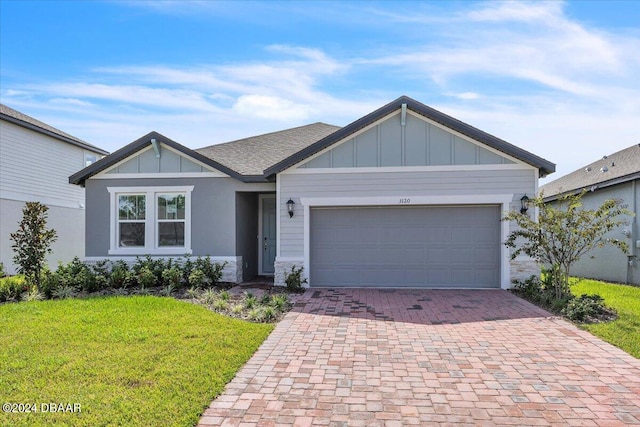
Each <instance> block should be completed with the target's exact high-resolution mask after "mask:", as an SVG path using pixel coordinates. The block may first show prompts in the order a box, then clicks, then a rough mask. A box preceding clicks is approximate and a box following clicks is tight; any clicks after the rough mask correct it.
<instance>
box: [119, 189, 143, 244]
mask: <svg viewBox="0 0 640 427" xmlns="http://www.w3.org/2000/svg"><path fill="white" fill-rule="evenodd" d="M145 205H146V196H145V195H144V194H131V195H120V194H119V195H118V246H119V247H121V248H122V247H134V248H144V235H145V222H146V221H145Z"/></svg>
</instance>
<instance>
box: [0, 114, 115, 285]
mask: <svg viewBox="0 0 640 427" xmlns="http://www.w3.org/2000/svg"><path fill="white" fill-rule="evenodd" d="M107 154H109V153H107V152H106V151H105V150H103V149H101V148H98V147H96V146H94V145H92V144H89V143H88V142H86V141H83V140H81V139H79V138H76V137H75V136H73V135H69V134H68V133H66V132H63V131H61V130H59V129H56V128H54V127H53V126H50V125H48V124H46V123H43V122H41V121H40V120H37V119H35V118H33V117H31V116H28V115H26V114H24V113H21V112H20V111H17V110H14V109H13V108H11V107H9V106H7V105H4V104H0V262H2V263H3V264H4V266H5V271H6V272H7V273H8V274H15V273H16V272H17V267H18V266H17V265H15V264H14V263H13V257H14V255H15V254H14V252H13V248H12V247H11V245H12V244H13V242H12V241H11V238H10V236H11V233H14V232H15V231H16V230H17V229H18V225H19V223H20V221H21V220H22V210H23V209H24V206H25V202H40V203H43V204H45V205H47V207H48V208H49V211H48V212H47V215H48V218H47V227H48V228H53V229H54V230H56V232H57V234H58V239H57V240H56V241H55V242H54V243H53V244H52V245H51V249H52V250H53V253H51V254H49V255H48V256H47V264H48V266H49V267H50V268H53V269H55V268H56V266H57V265H58V262H69V261H71V260H72V259H73V257H75V256H78V257H82V256H84V240H85V239H84V229H85V227H84V218H85V216H84V188H81V187H78V186H77V185H71V184H69V175H70V174H72V173H74V172H77V171H78V170H79V169H81V168H83V167H85V166H87V165H88V164H91V163H92V162H95V161H97V160H98V159H100V158H101V157H103V156H105V155H107Z"/></svg>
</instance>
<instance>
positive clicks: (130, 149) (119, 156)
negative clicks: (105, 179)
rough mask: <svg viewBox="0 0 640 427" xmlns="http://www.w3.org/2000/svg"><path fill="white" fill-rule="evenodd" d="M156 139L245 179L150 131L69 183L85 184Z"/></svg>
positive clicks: (89, 167) (71, 179)
mask: <svg viewBox="0 0 640 427" xmlns="http://www.w3.org/2000/svg"><path fill="white" fill-rule="evenodd" d="M152 139H153V140H156V141H157V142H159V143H161V144H165V145H167V146H169V147H171V148H173V149H175V150H177V151H179V152H181V153H183V154H185V155H187V156H190V157H192V158H193V159H195V160H198V161H200V162H202V163H204V164H206V165H208V166H211V167H212V168H214V169H217V170H219V171H221V172H224V173H226V174H227V175H229V176H231V177H233V178H236V179H239V180H243V178H245V177H243V176H242V175H240V174H239V173H237V172H236V171H234V170H232V169H229V168H228V167H226V166H224V165H222V164H220V163H218V162H216V161H215V160H212V159H210V158H209V157H205V156H203V155H202V154H200V153H197V152H195V151H193V150H192V149H190V148H187V147H185V146H184V145H182V144H178V143H177V142H175V141H173V140H171V139H169V138H167V137H166V136H164V135H162V134H160V133H158V132H155V131H154V132H149V133H148V134H146V135H145V136H143V137H142V138H139V139H137V140H135V141H133V142H132V143H130V144H128V145H125V146H124V147H122V148H121V149H119V150H118V151H114V152H113V153H111V154H109V155H108V156H107V157H103V158H102V159H100V160H98V161H97V162H95V163H93V164H91V165H89V166H87V167H86V168H84V169H82V170H81V171H79V172H76V173H75V174H73V175H71V176H70V177H69V183H70V184H77V185H84V182H85V181H86V180H87V179H89V178H91V177H92V176H94V175H96V174H98V173H100V172H102V171H104V170H106V169H108V168H110V167H111V166H113V165H115V164H116V163H118V162H120V161H121V160H123V159H126V158H127V157H129V156H131V155H132V154H134V153H137V152H138V151H140V150H142V149H143V148H145V147H147V146H149V145H151V140H152ZM259 178H260V180H261V181H264V178H262V176H260V177H259Z"/></svg>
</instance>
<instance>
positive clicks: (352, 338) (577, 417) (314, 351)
mask: <svg viewBox="0 0 640 427" xmlns="http://www.w3.org/2000/svg"><path fill="white" fill-rule="evenodd" d="M443 423H450V424H455V425H464V424H468V425H549V424H554V425H579V426H589V425H622V424H636V425H638V424H640V360H637V359H634V358H633V357H631V356H629V355H628V354H626V353H624V352H623V351H622V350H619V349H617V348H616V347H613V346H611V345H609V344H607V343H605V342H603V341H601V340H600V339H598V338H595V337H594V336H592V335H591V334H589V333H587V332H584V331H581V330H579V329H578V328H576V327H574V326H573V325H571V324H570V323H568V322H565V321H563V320H561V319H558V318H554V317H551V316H550V315H549V313H547V312H546V311H543V310H541V309H539V308H537V307H535V306H533V305H531V304H529V303H527V302H526V301H523V300H521V299H519V298H517V297H515V296H513V295H511V294H510V293H509V292H506V291H500V290H494V291H493V290H492V291H489V290H487V291H454V290H393V291H391V290H389V291H387V290H364V289H346V290H331V289H322V290H317V289H311V290H308V291H307V292H306V293H305V294H304V296H303V298H302V299H301V302H299V303H298V304H296V307H295V308H294V310H293V311H292V312H290V313H289V314H288V315H287V316H286V318H285V319H284V320H283V321H282V322H280V323H279V324H278V326H277V327H276V329H275V330H274V332H273V333H272V334H271V336H269V338H268V339H267V340H266V341H265V342H264V343H263V345H262V346H261V347H260V349H259V350H258V351H257V352H256V354H255V355H254V356H253V357H252V358H251V360H250V361H249V362H248V363H247V364H246V365H245V366H244V367H243V368H242V369H241V371H240V372H239V373H238V375H237V376H236V378H235V379H234V380H233V381H231V383H229V384H228V386H227V388H226V390H225V391H224V393H223V394H222V395H221V396H219V397H218V398H217V399H216V400H214V401H213V402H212V404H211V406H210V407H209V408H208V409H207V410H206V411H205V413H204V415H203V417H202V419H201V420H200V425H201V426H211V425H215V426H219V425H222V426H227V425H229V426H279V425H288V426H290V425H299V426H305V425H330V426H401V425H431V424H434V425H435V424H443Z"/></svg>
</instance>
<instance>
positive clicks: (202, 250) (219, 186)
mask: <svg viewBox="0 0 640 427" xmlns="http://www.w3.org/2000/svg"><path fill="white" fill-rule="evenodd" d="M191 185H193V186H194V189H193V192H192V193H191V230H192V236H191V247H192V249H193V253H192V255H194V256H198V255H202V256H204V255H211V256H236V255H240V254H239V253H237V251H236V245H237V239H236V192H252V191H273V190H274V189H275V188H274V187H275V186H274V184H269V183H265V184H245V183H242V182H239V181H237V180H235V179H233V178H141V179H89V180H87V182H86V206H87V208H86V212H87V223H86V230H87V239H86V246H87V248H86V256H87V257H107V256H108V252H109V245H110V232H111V231H110V223H109V221H110V219H109V218H110V199H109V192H108V191H107V188H108V187H147V186H149V187H154V186H157V187H170V186H191ZM256 221H257V220H256ZM172 255H174V256H182V255H184V253H181V251H179V250H178V251H177V252H176V253H175V254H172Z"/></svg>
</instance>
